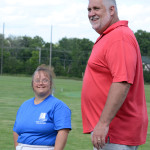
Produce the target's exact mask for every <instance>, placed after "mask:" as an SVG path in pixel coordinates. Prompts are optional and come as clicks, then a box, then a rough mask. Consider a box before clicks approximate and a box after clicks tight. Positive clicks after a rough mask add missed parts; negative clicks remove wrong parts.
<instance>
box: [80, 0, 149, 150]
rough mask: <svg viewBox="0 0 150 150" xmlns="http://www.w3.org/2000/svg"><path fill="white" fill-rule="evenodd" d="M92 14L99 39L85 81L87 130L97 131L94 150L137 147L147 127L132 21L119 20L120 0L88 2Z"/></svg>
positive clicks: (90, 0)
mask: <svg viewBox="0 0 150 150" xmlns="http://www.w3.org/2000/svg"><path fill="white" fill-rule="evenodd" d="M88 18H89V21H90V23H91V25H92V28H93V29H94V30H95V31H96V32H97V33H99V34H100V37H99V38H98V39H97V41H96V43H95V44H94V46H93V49H92V52H91V56H90V58H89V60H88V63H87V67H86V70H85V74H84V79H83V86H82V94H81V99H82V100H81V107H82V108H81V109H82V121H83V133H91V134H92V144H93V146H94V149H95V150H96V149H100V148H102V150H124V149H126V150H136V149H137V148H138V146H139V145H141V144H144V143H145V141H146V135H147V127H148V116H147V108H146V100H145V92H144V81H143V70H142V69H143V68H142V61H141V54H140V49H139V46H138V43H137V40H136V38H135V36H134V33H133V32H132V31H131V30H130V29H129V28H128V22H127V21H119V18H118V13H117V6H116V2H115V0H89V5H88ZM105 143H106V144H105Z"/></svg>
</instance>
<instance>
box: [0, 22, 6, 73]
mask: <svg viewBox="0 0 150 150" xmlns="http://www.w3.org/2000/svg"><path fill="white" fill-rule="evenodd" d="M4 28H5V23H3V36H2V49H1V75H2V74H3V49H4Z"/></svg>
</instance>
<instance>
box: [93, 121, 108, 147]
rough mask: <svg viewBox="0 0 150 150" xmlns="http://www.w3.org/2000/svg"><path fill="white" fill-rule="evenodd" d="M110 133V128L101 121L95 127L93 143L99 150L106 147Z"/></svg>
mask: <svg viewBox="0 0 150 150" xmlns="http://www.w3.org/2000/svg"><path fill="white" fill-rule="evenodd" d="M108 131H109V126H107V125H106V124H103V123H101V122H100V121H99V122H98V123H97V125H96V126H95V128H94V130H93V135H92V143H93V146H94V147H96V148H97V149H98V150H99V149H100V148H102V147H103V146H105V138H106V135H107V133H108Z"/></svg>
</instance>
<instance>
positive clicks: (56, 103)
mask: <svg viewBox="0 0 150 150" xmlns="http://www.w3.org/2000/svg"><path fill="white" fill-rule="evenodd" d="M49 102H50V103H53V104H54V107H66V108H69V107H68V106H67V104H66V103H64V102H63V101H62V100H60V99H58V98H56V97H54V96H53V95H51V96H50V97H49Z"/></svg>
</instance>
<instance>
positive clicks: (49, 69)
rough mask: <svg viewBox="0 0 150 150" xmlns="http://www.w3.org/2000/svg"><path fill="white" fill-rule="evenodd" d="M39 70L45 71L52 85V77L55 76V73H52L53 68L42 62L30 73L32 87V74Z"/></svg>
mask: <svg viewBox="0 0 150 150" xmlns="http://www.w3.org/2000/svg"><path fill="white" fill-rule="evenodd" d="M39 71H43V72H45V73H47V75H48V78H49V79H50V81H51V84H52V85H53V78H54V77H56V76H55V73H54V68H52V67H50V66H47V65H45V64H42V65H40V66H38V67H37V68H36V70H35V71H34V73H33V75H32V87H33V79H34V75H35V73H37V72H39Z"/></svg>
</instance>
